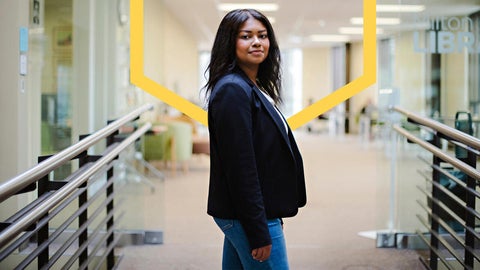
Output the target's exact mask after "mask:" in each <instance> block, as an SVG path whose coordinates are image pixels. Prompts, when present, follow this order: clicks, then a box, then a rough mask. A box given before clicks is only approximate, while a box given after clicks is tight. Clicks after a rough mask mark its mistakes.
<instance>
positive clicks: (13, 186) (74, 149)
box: [0, 104, 153, 202]
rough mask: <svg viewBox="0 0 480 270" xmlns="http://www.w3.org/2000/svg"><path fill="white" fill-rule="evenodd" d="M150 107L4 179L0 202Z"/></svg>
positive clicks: (148, 105)
mask: <svg viewBox="0 0 480 270" xmlns="http://www.w3.org/2000/svg"><path fill="white" fill-rule="evenodd" d="M152 109H153V105H152V104H146V105H143V106H141V107H139V108H138V109H136V110H134V111H132V112H130V113H128V114H127V115H125V116H123V117H122V118H119V119H117V120H115V121H114V122H112V123H111V124H110V125H108V126H106V127H104V128H103V129H100V130H98V131H97V132H95V133H93V134H91V135H89V136H88V137H86V138H84V139H82V140H81V141H80V142H78V143H76V144H74V145H72V146H70V147H68V148H66V149H64V150H62V151H61V152H59V153H58V154H55V155H54V156H52V157H50V158H48V159H46V160H44V161H43V162H40V163H39V164H37V165H36V166H34V167H32V168H30V169H29V170H27V171H25V172H23V173H22V174H19V175H17V176H16V177H14V178H11V179H10V180H7V181H5V182H4V183H2V184H1V185H0V202H3V201H5V200H6V199H8V198H9V197H10V196H12V195H14V194H16V193H17V192H19V191H21V190H22V189H24V188H25V187H27V186H29V185H30V184H32V183H35V181H37V180H39V179H40V178H42V177H43V176H44V175H46V174H47V173H49V172H50V171H52V170H54V169H56V168H58V167H59V166H61V165H62V164H64V163H65V162H68V161H70V160H71V159H73V158H74V157H76V156H78V155H80V154H81V153H82V152H84V151H85V150H87V149H88V148H90V147H91V146H93V145H94V144H96V143H98V142H99V141H100V140H102V139H104V138H105V137H107V136H109V135H111V134H112V133H114V132H116V131H117V130H118V129H119V128H120V127H122V126H123V125H125V124H127V123H129V122H131V121H132V120H134V119H137V118H138V117H139V116H140V115H141V114H142V113H144V112H146V111H149V110H152Z"/></svg>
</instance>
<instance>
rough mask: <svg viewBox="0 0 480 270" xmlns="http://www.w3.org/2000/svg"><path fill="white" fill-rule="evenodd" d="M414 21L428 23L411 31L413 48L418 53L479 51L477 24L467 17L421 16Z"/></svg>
mask: <svg viewBox="0 0 480 270" xmlns="http://www.w3.org/2000/svg"><path fill="white" fill-rule="evenodd" d="M415 22H416V23H420V24H422V25H428V26H427V29H426V30H425V29H423V31H415V32H414V33H413V49H414V51H415V52H418V53H441V54H445V53H461V52H464V51H467V52H468V53H480V40H479V37H478V36H476V35H475V34H474V33H475V32H474V31H477V32H478V29H479V28H478V26H477V27H475V23H474V21H473V20H472V19H471V18H468V17H446V16H438V17H422V18H416V19H415Z"/></svg>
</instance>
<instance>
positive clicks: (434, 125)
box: [392, 106, 480, 149]
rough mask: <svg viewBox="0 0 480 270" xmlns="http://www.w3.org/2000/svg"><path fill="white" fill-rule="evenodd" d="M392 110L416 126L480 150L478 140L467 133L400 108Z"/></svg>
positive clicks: (479, 141)
mask: <svg viewBox="0 0 480 270" xmlns="http://www.w3.org/2000/svg"><path fill="white" fill-rule="evenodd" d="M392 110H394V111H396V112H399V113H401V114H403V115H405V116H407V117H408V119H410V120H412V121H414V122H415V123H417V124H420V125H422V126H426V127H429V128H431V129H434V130H437V131H439V132H440V133H442V134H444V135H446V136H448V137H450V138H452V139H454V140H456V141H458V142H461V143H463V144H466V145H469V146H471V147H474V148H475V149H480V140H479V139H477V138H475V137H473V136H471V135H468V134H467V133H464V132H461V131H459V130H457V129H454V128H452V127H449V126H447V125H445V124H442V123H439V122H437V121H434V120H431V119H428V118H425V117H422V116H420V115H418V114H415V113H412V112H409V111H406V110H405V109H402V108H400V107H397V106H395V107H392Z"/></svg>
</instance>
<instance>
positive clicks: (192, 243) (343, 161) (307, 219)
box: [118, 132, 423, 270]
mask: <svg viewBox="0 0 480 270" xmlns="http://www.w3.org/2000/svg"><path fill="white" fill-rule="evenodd" d="M296 137H297V141H298V143H299V146H300V150H301V151H302V154H303V157H304V162H305V169H306V180H307V192H308V203H307V206H306V207H305V208H303V209H301V211H300V213H299V214H298V215H297V216H296V217H294V218H291V219H286V220H285V235H286V239H287V246H288V253H289V261H290V266H291V269H293V270H296V269H299V270H307V269H312V270H313V269H332V270H334V269H339V270H362V269H375V270H378V269H385V270H395V269H402V270H403V269H405V270H415V269H423V267H422V266H421V264H420V262H419V260H418V256H419V255H418V254H417V252H416V251H412V250H398V249H385V248H376V247H375V240H374V239H370V238H366V237H362V236H359V233H360V232H365V231H375V230H380V229H385V228H386V226H387V223H388V221H387V217H388V196H387V195H385V194H388V192H389V191H388V179H387V178H388V177H386V176H384V175H385V174H388V173H387V172H386V171H385V170H386V167H387V162H388V161H386V160H385V158H384V157H383V152H382V151H383V150H382V147H381V146H379V144H378V143H374V142H370V143H368V144H365V143H362V142H360V140H359V139H358V138H357V137H355V136H344V137H342V136H341V137H338V136H337V137H331V136H329V135H328V134H316V135H313V134H305V133H300V132H299V133H297V134H296ZM189 164H190V169H189V172H188V173H183V172H180V171H179V172H178V173H177V174H176V175H175V176H173V175H169V172H168V170H166V173H167V179H166V180H165V181H164V182H161V181H159V180H157V179H154V180H152V181H153V182H154V183H155V185H156V191H155V192H154V193H150V190H149V189H148V188H147V187H146V186H145V187H144V188H143V186H142V185H141V184H138V183H131V184H129V185H136V187H137V189H138V188H139V187H141V188H143V189H144V190H145V194H143V195H141V196H137V201H136V203H134V205H136V206H134V207H132V208H133V209H130V210H129V213H127V215H131V216H135V215H136V217H134V218H131V219H133V220H136V222H137V224H140V225H138V226H141V225H144V226H145V227H146V228H147V229H156V230H162V231H164V243H163V244H161V245H144V246H128V247H125V248H122V249H119V250H118V253H119V254H122V256H123V258H122V260H121V262H120V264H119V269H169V270H170V269H171V270H174V269H176V270H177V269H178V270H187V269H188V270H190V269H191V270H193V269H221V249H222V241H223V240H222V234H221V233H220V232H219V230H218V229H217V227H216V226H215V225H214V223H213V221H212V219H211V218H210V217H209V216H208V215H207V214H206V213H205V211H206V210H205V209H206V196H207V187H208V164H209V160H208V156H195V157H193V158H192V160H191V161H190V162H189ZM384 182H385V183H384ZM129 205H130V204H129ZM141 207H145V208H146V209H147V210H142V209H140V208H141Z"/></svg>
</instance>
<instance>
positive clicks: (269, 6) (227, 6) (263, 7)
mask: <svg viewBox="0 0 480 270" xmlns="http://www.w3.org/2000/svg"><path fill="white" fill-rule="evenodd" d="M244 8H251V9H256V10H258V11H265V12H269V11H277V10H278V8H279V6H278V4H275V3H221V4H218V5H217V9H218V10H221V11H231V10H234V9H244Z"/></svg>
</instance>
